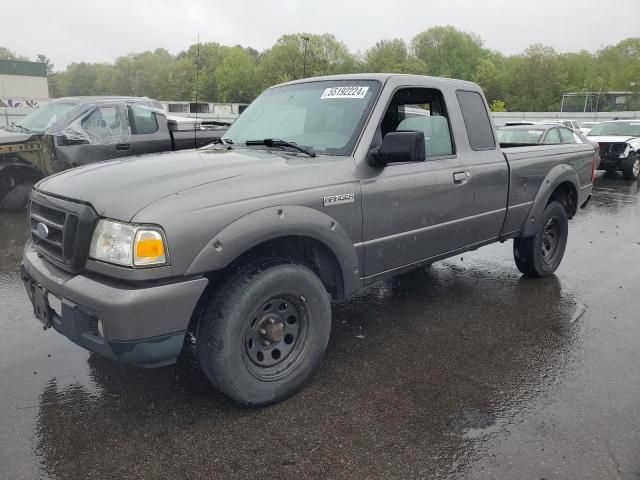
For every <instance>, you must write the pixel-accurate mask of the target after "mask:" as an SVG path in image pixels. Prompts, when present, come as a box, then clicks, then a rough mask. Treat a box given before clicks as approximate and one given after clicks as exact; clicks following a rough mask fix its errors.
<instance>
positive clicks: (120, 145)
mask: <svg viewBox="0 0 640 480" xmlns="http://www.w3.org/2000/svg"><path fill="white" fill-rule="evenodd" d="M130 148H131V144H129V143H116V150H129V149H130Z"/></svg>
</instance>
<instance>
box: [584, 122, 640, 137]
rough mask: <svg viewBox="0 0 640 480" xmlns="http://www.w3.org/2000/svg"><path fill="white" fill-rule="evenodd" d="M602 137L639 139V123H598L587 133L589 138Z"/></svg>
mask: <svg viewBox="0 0 640 480" xmlns="http://www.w3.org/2000/svg"><path fill="white" fill-rule="evenodd" d="M603 135H613V136H620V137H640V121H638V122H607V123H600V124H598V125H596V126H595V127H593V129H592V130H591V131H590V132H589V136H603Z"/></svg>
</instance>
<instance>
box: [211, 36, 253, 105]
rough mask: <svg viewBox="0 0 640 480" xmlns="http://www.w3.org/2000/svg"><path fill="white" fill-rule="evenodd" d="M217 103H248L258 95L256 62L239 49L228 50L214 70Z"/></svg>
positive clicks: (248, 54)
mask: <svg viewBox="0 0 640 480" xmlns="http://www.w3.org/2000/svg"><path fill="white" fill-rule="evenodd" d="M215 80H216V83H217V88H218V101H222V102H234V103H248V102H251V101H252V100H253V99H254V98H255V96H256V95H257V94H258V82H257V78H256V60H255V58H254V57H253V56H252V55H251V54H250V53H249V52H247V51H246V50H245V49H243V48H241V47H234V48H231V49H229V50H228V51H227V52H226V54H225V57H224V60H223V62H222V65H221V66H220V67H218V68H217V69H216V72H215Z"/></svg>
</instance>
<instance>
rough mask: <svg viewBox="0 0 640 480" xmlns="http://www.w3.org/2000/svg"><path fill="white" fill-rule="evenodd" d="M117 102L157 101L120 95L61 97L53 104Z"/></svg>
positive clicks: (52, 100) (53, 100)
mask: <svg viewBox="0 0 640 480" xmlns="http://www.w3.org/2000/svg"><path fill="white" fill-rule="evenodd" d="M117 100H122V101H129V102H150V101H155V100H153V99H151V98H149V97H127V96H118V95H113V96H110V95H95V96H77V97H60V98H54V99H51V102H50V103H52V102H64V103H74V104H76V103H96V102H113V101H117Z"/></svg>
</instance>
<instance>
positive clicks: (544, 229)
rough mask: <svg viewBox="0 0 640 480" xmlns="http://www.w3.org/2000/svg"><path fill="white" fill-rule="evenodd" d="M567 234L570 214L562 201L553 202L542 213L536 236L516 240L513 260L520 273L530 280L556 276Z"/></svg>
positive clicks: (565, 245)
mask: <svg viewBox="0 0 640 480" xmlns="http://www.w3.org/2000/svg"><path fill="white" fill-rule="evenodd" d="M568 233H569V222H568V220H567V212H566V211H565V209H564V207H563V206H562V204H561V203H560V202H551V203H550V204H549V205H547V207H546V208H545V209H544V212H543V213H542V219H541V221H540V227H539V228H538V231H537V232H536V234H535V235H534V236H533V237H527V238H516V239H514V241H513V257H514V259H515V261H516V266H517V267H518V270H520V271H521V272H522V273H524V274H525V275H526V276H528V277H548V276H549V275H551V274H553V272H555V271H556V270H557V268H558V267H559V266H560V262H561V261H562V257H563V256H564V251H565V249H566V247H567V237H568Z"/></svg>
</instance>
